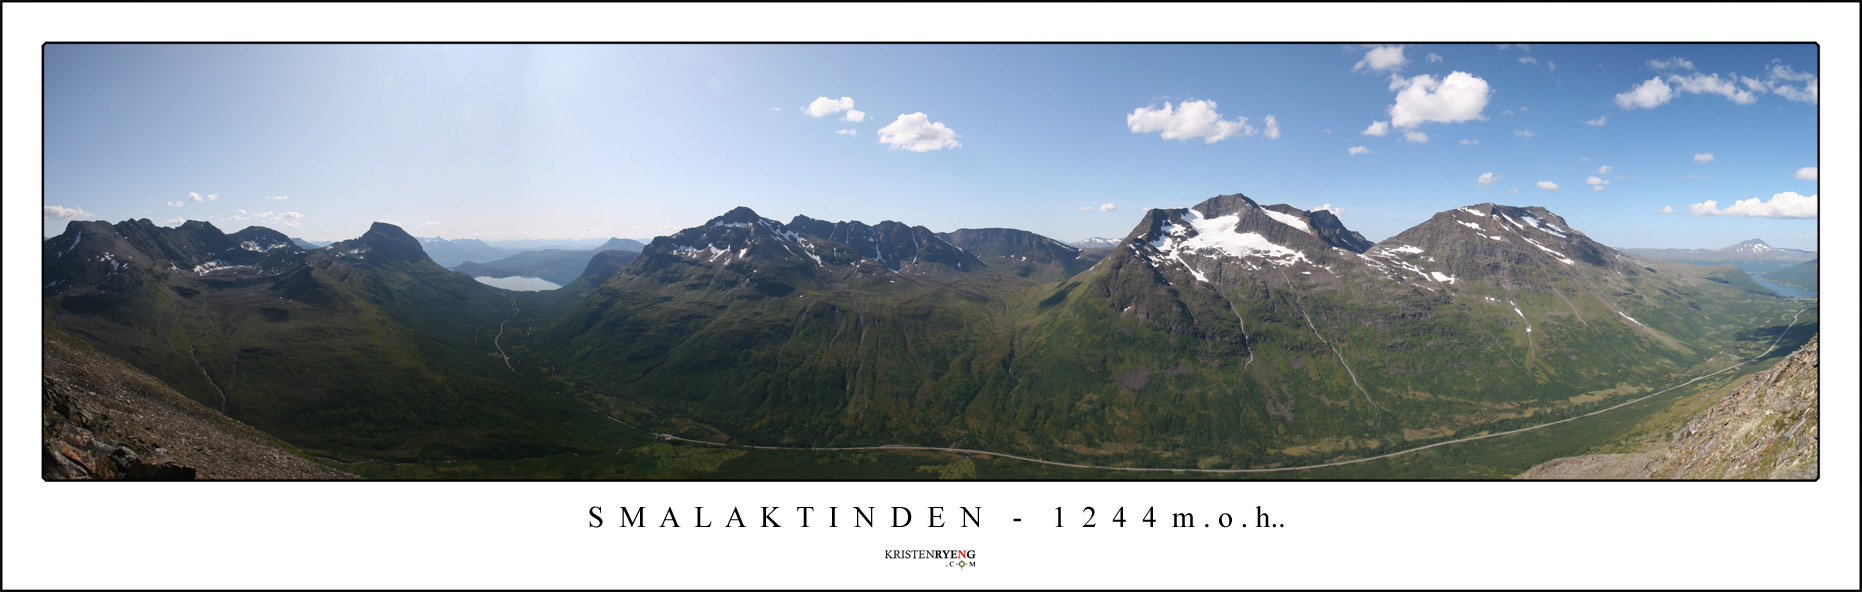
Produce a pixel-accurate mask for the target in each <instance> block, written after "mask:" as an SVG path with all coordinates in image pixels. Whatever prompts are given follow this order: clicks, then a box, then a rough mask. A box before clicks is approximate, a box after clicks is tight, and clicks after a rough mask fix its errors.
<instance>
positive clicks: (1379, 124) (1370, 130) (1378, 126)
mask: <svg viewBox="0 0 1862 592" xmlns="http://www.w3.org/2000/svg"><path fill="white" fill-rule="evenodd" d="M1358 133H1360V134H1363V135H1366V136H1382V135H1384V134H1388V133H1390V124H1389V123H1388V122H1383V121H1373V122H1371V126H1370V127H1367V128H1364V131H1361V132H1358Z"/></svg>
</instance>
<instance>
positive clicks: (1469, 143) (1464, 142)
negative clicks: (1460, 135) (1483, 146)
mask: <svg viewBox="0 0 1862 592" xmlns="http://www.w3.org/2000/svg"><path fill="white" fill-rule="evenodd" d="M1479 143H1481V141H1480V140H1468V139H1463V140H1461V145H1462V146H1473V145H1475V144H1479Z"/></svg>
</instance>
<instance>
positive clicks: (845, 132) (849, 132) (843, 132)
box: [834, 129, 860, 136]
mask: <svg viewBox="0 0 1862 592" xmlns="http://www.w3.org/2000/svg"><path fill="white" fill-rule="evenodd" d="M834 133H837V134H840V135H843V136H851V135H854V134H858V133H860V132H857V131H854V130H850V129H838V130H834Z"/></svg>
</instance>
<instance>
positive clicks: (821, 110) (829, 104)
mask: <svg viewBox="0 0 1862 592" xmlns="http://www.w3.org/2000/svg"><path fill="white" fill-rule="evenodd" d="M852 108H853V97H841V98H840V100H838V101H836V100H834V99H830V98H827V97H821V98H819V99H815V102H813V103H809V104H808V106H807V107H802V112H803V113H807V114H808V116H809V117H827V116H829V115H833V114H835V113H840V112H842V111H846V110H848V109H852Z"/></svg>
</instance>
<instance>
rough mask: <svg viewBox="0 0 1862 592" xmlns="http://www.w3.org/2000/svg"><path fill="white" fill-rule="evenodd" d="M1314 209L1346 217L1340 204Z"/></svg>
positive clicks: (1325, 205)
mask: <svg viewBox="0 0 1862 592" xmlns="http://www.w3.org/2000/svg"><path fill="white" fill-rule="evenodd" d="M1431 55H1433V54H1431ZM1313 209H1314V210H1325V211H1327V212H1331V213H1332V215H1333V216H1338V217H1339V218H1344V217H1345V208H1341V207H1338V206H1335V205H1332V204H1324V205H1321V206H1319V207H1317V208H1313Z"/></svg>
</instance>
